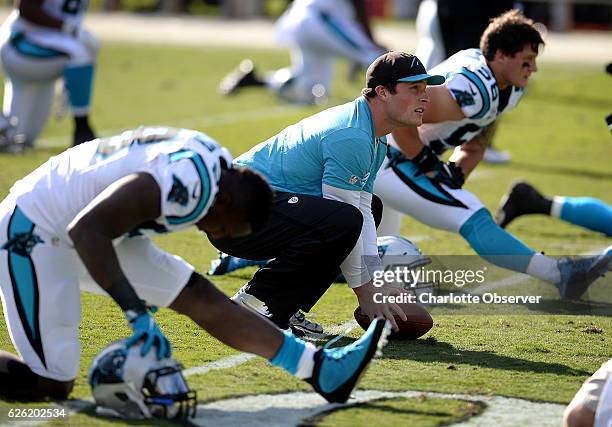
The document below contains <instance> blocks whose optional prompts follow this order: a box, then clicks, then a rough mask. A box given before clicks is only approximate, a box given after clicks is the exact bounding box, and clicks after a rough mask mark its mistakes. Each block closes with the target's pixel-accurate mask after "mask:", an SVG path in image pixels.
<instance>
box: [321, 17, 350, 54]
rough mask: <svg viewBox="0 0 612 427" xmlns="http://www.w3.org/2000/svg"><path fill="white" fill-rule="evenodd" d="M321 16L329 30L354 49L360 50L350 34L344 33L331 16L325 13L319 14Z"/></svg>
mask: <svg viewBox="0 0 612 427" xmlns="http://www.w3.org/2000/svg"><path fill="white" fill-rule="evenodd" d="M319 16H320V17H321V21H323V23H324V24H325V25H326V26H327V28H329V29H330V30H331V32H332V33H334V34H336V35H337V36H338V37H339V38H341V39H342V40H343V41H344V42H345V43H347V44H348V45H349V46H351V47H352V48H353V49H357V50H359V45H358V44H357V43H355V41H354V40H353V39H351V38H350V37H349V36H348V34H346V33H345V32H344V31H342V28H341V27H340V26H339V25H338V23H337V22H334V20H333V19H332V17H331V16H329V15H328V14H327V13H325V12H319Z"/></svg>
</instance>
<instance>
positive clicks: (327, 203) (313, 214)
mask: <svg viewBox="0 0 612 427" xmlns="http://www.w3.org/2000/svg"><path fill="white" fill-rule="evenodd" d="M372 212H373V214H374V219H375V222H376V225H378V223H379V222H380V220H381V217H382V202H381V201H380V199H379V198H378V197H376V196H374V197H373V198H372ZM362 224H363V216H362V214H361V212H360V211H359V210H358V209H357V208H356V207H354V206H352V205H349V204H347V203H343V202H337V201H335V200H328V199H324V198H322V197H316V196H309V195H304V194H293V193H283V192H276V193H275V196H274V202H273V207H272V214H271V217H270V220H269V222H268V224H267V225H266V227H264V228H263V229H262V230H260V231H257V232H255V233H253V234H250V235H249V236H246V237H241V238H230V239H219V240H211V243H212V244H213V245H214V246H215V247H216V248H218V249H219V250H221V251H223V252H225V253H227V254H230V255H233V256H236V257H240V258H245V259H254V260H258V259H272V260H271V261H270V262H268V264H267V265H266V266H265V267H262V268H260V269H259V270H258V271H257V272H256V273H255V275H254V276H253V278H252V279H251V280H250V281H249V283H248V284H247V292H248V293H249V294H251V295H253V296H255V297H256V298H258V299H260V300H261V301H263V302H265V304H266V306H267V307H268V310H269V311H270V313H271V314H272V317H271V318H270V319H271V320H272V321H273V322H274V323H276V324H277V325H278V326H279V327H281V328H283V329H284V328H287V327H288V321H289V318H290V317H291V316H292V315H293V314H294V313H295V312H296V311H298V310H299V309H301V310H304V311H306V312H308V311H309V310H310V309H311V308H312V306H314V305H315V303H316V302H317V301H318V300H319V299H320V298H321V297H322V296H323V294H324V293H325V291H327V289H328V288H329V286H330V285H331V284H332V283H333V281H334V279H335V278H336V277H337V276H338V274H339V273H340V264H341V263H342V261H344V259H345V258H346V257H347V255H348V254H349V253H350V252H351V250H352V249H353V247H354V246H355V243H356V242H357V239H358V238H359V235H360V234H361V228H362Z"/></svg>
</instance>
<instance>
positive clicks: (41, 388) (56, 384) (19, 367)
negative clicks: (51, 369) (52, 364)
mask: <svg viewBox="0 0 612 427" xmlns="http://www.w3.org/2000/svg"><path fill="white" fill-rule="evenodd" d="M5 369H6V370H4V369H3V371H2V372H0V395H1V396H3V397H5V398H9V399H17V400H24V401H27V400H39V399H44V398H49V397H50V398H53V399H67V398H68V395H69V394H70V392H71V391H72V389H73V387H74V380H68V381H58V380H53V379H51V378H46V377H43V376H40V375H38V374H36V373H34V372H32V370H31V369H30V368H29V367H28V366H27V365H25V364H24V363H22V362H21V361H16V360H9V361H8V363H6V365H5Z"/></svg>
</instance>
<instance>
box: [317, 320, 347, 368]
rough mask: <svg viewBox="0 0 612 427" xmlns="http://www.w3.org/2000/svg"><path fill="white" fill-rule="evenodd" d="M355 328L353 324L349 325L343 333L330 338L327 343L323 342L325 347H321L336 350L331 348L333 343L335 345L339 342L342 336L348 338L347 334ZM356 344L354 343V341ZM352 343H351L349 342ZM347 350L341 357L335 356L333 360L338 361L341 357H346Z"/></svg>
mask: <svg viewBox="0 0 612 427" xmlns="http://www.w3.org/2000/svg"><path fill="white" fill-rule="evenodd" d="M352 330H353V326H350V327H348V328H347V329H346V330H345V331H344V332H343V333H341V334H339V335H337V336H336V337H335V338H332V339H331V340H329V341H328V342H326V343H325V344H323V347H321V348H322V349H323V350H334V349H332V348H330V347H331V346H332V345H334V344H335V343H337V342H338V341H340V340H341V339H342V338H346V336H347V335H348V334H349V333H350V332H351V331H352ZM353 344H354V343H353ZM349 345H351V344H349ZM346 347H348V346H345V347H338V348H337V349H341V348H345V349H346ZM346 354H347V352H346V351H344V352H342V355H341V356H340V357H339V358H335V357H334V358H333V360H335V361H338V360H341V359H344V357H345V356H346Z"/></svg>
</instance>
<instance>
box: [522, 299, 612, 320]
mask: <svg viewBox="0 0 612 427" xmlns="http://www.w3.org/2000/svg"><path fill="white" fill-rule="evenodd" d="M525 307H527V308H528V309H529V310H530V311H532V312H534V314H537V313H546V314H563V315H574V316H612V304H611V303H609V302H607V301H585V300H580V301H561V300H554V299H549V300H541V301H540V303H539V304H525Z"/></svg>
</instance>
